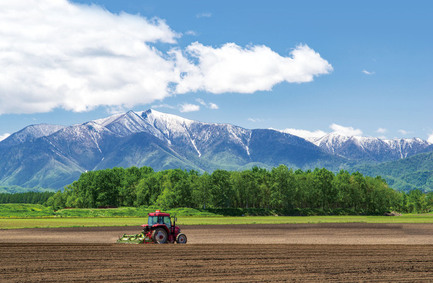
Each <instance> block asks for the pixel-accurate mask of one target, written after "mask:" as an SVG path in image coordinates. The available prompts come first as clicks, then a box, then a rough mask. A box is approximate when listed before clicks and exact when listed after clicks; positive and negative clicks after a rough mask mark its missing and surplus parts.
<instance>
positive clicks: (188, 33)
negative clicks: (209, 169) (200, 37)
mask: <svg viewBox="0 0 433 283" xmlns="http://www.w3.org/2000/svg"><path fill="white" fill-rule="evenodd" d="M185 35H190V36H196V35H197V33H196V32H195V31H193V30H188V31H186V32H185Z"/></svg>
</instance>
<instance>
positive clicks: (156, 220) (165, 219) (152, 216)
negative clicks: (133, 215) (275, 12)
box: [142, 212, 173, 229]
mask: <svg viewBox="0 0 433 283" xmlns="http://www.w3.org/2000/svg"><path fill="white" fill-rule="evenodd" d="M158 224H160V225H165V226H167V228H169V229H170V228H171V226H173V225H172V223H171V219H170V214H168V213H161V212H159V213H158V212H153V213H149V218H148V219H147V226H150V227H152V226H154V225H158ZM142 226H143V227H144V226H145V225H142Z"/></svg>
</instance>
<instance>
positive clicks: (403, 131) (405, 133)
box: [398, 129, 410, 135]
mask: <svg viewBox="0 0 433 283" xmlns="http://www.w3.org/2000/svg"><path fill="white" fill-rule="evenodd" d="M398 132H399V133H400V134H402V135H407V134H410V132H408V131H406V130H403V129H400V130H398Z"/></svg>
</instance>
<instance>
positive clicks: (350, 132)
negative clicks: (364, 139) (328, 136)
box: [329, 124, 362, 136]
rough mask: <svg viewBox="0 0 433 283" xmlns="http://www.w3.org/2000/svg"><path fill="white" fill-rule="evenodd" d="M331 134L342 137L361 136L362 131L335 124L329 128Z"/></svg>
mask: <svg viewBox="0 0 433 283" xmlns="http://www.w3.org/2000/svg"><path fill="white" fill-rule="evenodd" d="M329 127H330V128H331V129H332V131H333V133H336V134H339V135H342V136H361V135H362V131H361V130H360V129H354V128H352V127H345V126H341V125H337V124H332V125H331V126H329Z"/></svg>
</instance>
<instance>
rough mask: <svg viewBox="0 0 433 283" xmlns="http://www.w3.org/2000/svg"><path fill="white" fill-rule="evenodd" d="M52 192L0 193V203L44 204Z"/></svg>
mask: <svg viewBox="0 0 433 283" xmlns="http://www.w3.org/2000/svg"><path fill="white" fill-rule="evenodd" d="M53 195H54V192H25V193H13V194H10V193H0V203H31V204H44V203H46V202H47V201H48V199H49V198H50V197H52V196H53Z"/></svg>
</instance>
